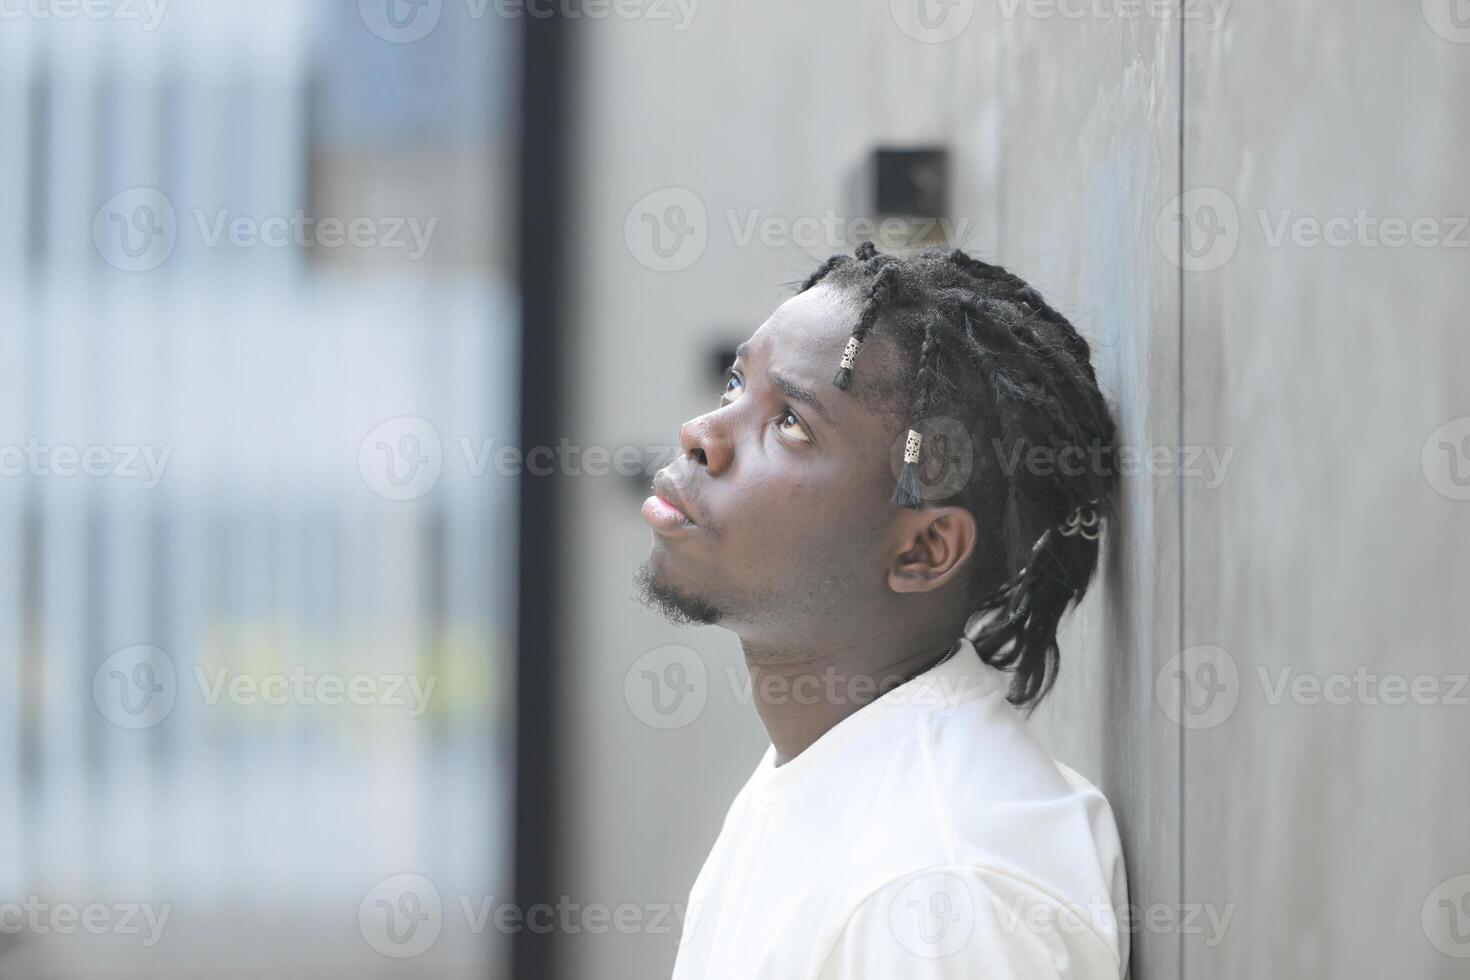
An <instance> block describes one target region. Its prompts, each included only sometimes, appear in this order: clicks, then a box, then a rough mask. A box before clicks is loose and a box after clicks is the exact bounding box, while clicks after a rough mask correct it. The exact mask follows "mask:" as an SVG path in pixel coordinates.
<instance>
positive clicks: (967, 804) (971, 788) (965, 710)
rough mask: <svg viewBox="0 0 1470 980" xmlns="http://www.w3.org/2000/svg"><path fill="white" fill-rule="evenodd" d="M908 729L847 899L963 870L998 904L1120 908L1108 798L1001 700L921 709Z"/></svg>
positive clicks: (1123, 895) (1090, 916) (1084, 911)
mask: <svg viewBox="0 0 1470 980" xmlns="http://www.w3.org/2000/svg"><path fill="white" fill-rule="evenodd" d="M905 727H906V728H908V731H906V732H904V733H903V734H902V735H899V733H897V732H895V733H893V734H894V735H895V736H898V737H896V738H895V740H894V746H895V747H894V752H893V754H892V755H891V756H890V757H889V759H888V760H887V763H886V765H885V769H886V770H887V772H886V773H885V775H884V778H883V779H882V781H881V784H880V785H881V786H882V790H881V792H880V793H879V794H877V795H876V796H875V799H874V803H875V806H874V809H873V818H872V819H871V820H870V821H869V822H868V824H867V827H866V830H865V835H864V836H865V838H866V839H865V841H864V844H863V848H862V850H863V853H865V854H868V855H871V856H872V859H871V861H870V862H868V863H867V865H868V866H867V868H866V869H865V871H864V872H863V873H862V874H861V875H859V876H857V878H858V879H860V880H853V881H852V882H850V884H851V885H854V886H857V887H856V888H855V889H854V891H852V892H850V893H849V898H850V901H853V902H856V901H859V900H861V899H862V898H863V895H864V894H891V893H894V892H895V891H896V890H897V891H902V889H904V888H906V887H909V886H908V885H905V884H904V883H905V882H909V883H912V882H915V881H927V882H928V885H924V884H921V885H918V886H916V887H919V888H920V890H922V889H923V888H924V887H935V886H942V885H943V884H944V883H945V882H946V881H949V880H950V879H948V878H946V877H945V875H946V874H950V875H954V874H957V873H958V872H959V871H963V872H964V875H961V877H962V878H964V879H965V880H967V881H971V882H973V883H974V884H975V886H976V888H977V889H978V891H977V894H983V895H985V896H991V897H992V898H994V901H995V902H998V903H1001V904H1002V905H1003V904H1004V903H1005V902H1019V903H1021V904H1022V905H1023V906H1024V909H1028V910H1029V909H1037V910H1041V911H1040V912H1038V913H1037V914H1042V915H1043V916H1045V915H1054V914H1059V913H1058V910H1065V912H1066V914H1067V915H1069V916H1071V915H1073V914H1076V915H1080V916H1082V917H1083V918H1084V919H1085V920H1086V921H1087V922H1089V923H1093V924H1095V925H1096V924H1106V922H1107V921H1108V920H1109V919H1110V918H1113V917H1114V912H1115V909H1116V907H1117V906H1119V905H1121V904H1123V903H1124V902H1126V900H1127V888H1126V878H1125V875H1124V869H1123V857H1122V846H1121V843H1120V841H1119V837H1118V832H1117V827H1116V824H1115V822H1114V819H1113V814H1112V809H1111V807H1110V806H1109V805H1108V802H1107V799H1106V798H1105V797H1104V795H1103V794H1102V792H1101V791H1099V790H1098V789H1097V787H1096V786H1094V785H1093V784H1092V783H1091V782H1089V781H1088V780H1087V779H1086V778H1084V777H1083V776H1081V775H1080V774H1078V773H1077V772H1075V771H1073V770H1072V769H1070V768H1068V767H1067V766H1064V765H1062V764H1060V763H1058V762H1057V761H1056V760H1055V759H1053V758H1052V756H1051V754H1050V753H1049V752H1048V751H1047V750H1046V748H1045V747H1044V746H1043V745H1042V744H1041V743H1040V742H1039V740H1038V739H1037V738H1036V737H1035V736H1034V735H1033V734H1032V733H1031V731H1030V729H1029V727H1028V726H1027V724H1026V721H1025V719H1024V718H1023V717H1021V715H1020V714H1019V712H1017V711H1016V710H1015V709H1014V708H1012V707H1011V706H1010V705H1009V703H1007V702H1006V701H1005V700H1004V698H1003V697H1000V698H996V697H982V698H970V699H962V700H959V701H957V702H955V703H952V704H951V705H949V706H947V707H945V708H943V709H942V710H927V711H916V712H914V713H913V714H912V715H910V717H909V718H907V719H906V720H905ZM957 869H958V870H957ZM966 876H968V877H966ZM987 900H989V899H987ZM998 908H999V906H998ZM1000 910H1001V911H1004V909H1000ZM1114 941H1115V939H1114Z"/></svg>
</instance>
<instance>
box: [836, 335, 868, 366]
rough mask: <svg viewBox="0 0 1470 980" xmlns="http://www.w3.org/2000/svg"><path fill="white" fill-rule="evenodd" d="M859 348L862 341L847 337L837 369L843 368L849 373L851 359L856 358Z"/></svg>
mask: <svg viewBox="0 0 1470 980" xmlns="http://www.w3.org/2000/svg"><path fill="white" fill-rule="evenodd" d="M861 346H862V341H860V340H858V339H857V338H856V337H848V338H847V347H846V349H845V350H843V352H842V363H841V364H840V365H838V367H845V368H847V369H848V370H849V371H851V370H852V362H853V358H855V357H857V352H858V348H859V347H861Z"/></svg>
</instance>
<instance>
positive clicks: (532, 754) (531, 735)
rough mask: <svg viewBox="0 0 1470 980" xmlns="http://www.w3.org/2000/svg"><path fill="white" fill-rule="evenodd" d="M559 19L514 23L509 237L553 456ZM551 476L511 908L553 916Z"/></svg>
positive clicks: (536, 550) (538, 495)
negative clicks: (516, 48) (515, 145)
mask: <svg viewBox="0 0 1470 980" xmlns="http://www.w3.org/2000/svg"><path fill="white" fill-rule="evenodd" d="M565 17H566V15H565V14H564V13H561V12H558V13H557V14H556V15H554V16H550V17H546V18H542V17H522V18H521V25H522V44H521V97H520V151H519V175H518V178H517V182H518V188H517V190H518V192H519V193H518V194H517V200H518V211H517V217H516V234H517V241H518V242H519V243H520V245H519V256H518V262H519V272H518V277H517V278H518V282H519V287H520V300H521V423H520V438H521V443H520V444H521V447H522V448H523V449H524V450H526V451H527V452H529V451H530V449H531V447H534V446H554V445H556V444H557V441H558V439H559V438H560V435H561V429H562V411H561V408H562V405H561V401H562V385H561V379H562V376H563V372H562V356H561V352H562V344H561V339H562V334H563V326H564V325H563V323H562V313H563V310H562V306H561V302H560V297H561V296H562V293H563V291H564V289H565V287H566V284H565V282H564V281H563V272H562V270H563V261H562V260H563V255H562V247H561V231H562V220H563V217H564V215H563V214H562V208H561V203H562V200H563V190H564V182H563V179H562V174H563V172H564V159H563V153H564V145H565V144H564V135H565V134H564V131H563V124H564V120H565V111H564V109H565V101H564V94H565V88H566V75H567V62H566V57H567V55H566V48H567V45H566V34H567V29H566V28H567V25H566V20H565ZM558 480H559V478H558V477H557V476H555V475H553V476H543V477H537V476H532V475H530V474H529V473H526V472H525V471H524V470H523V471H522V474H521V494H520V536H519V542H520V555H519V561H518V566H519V568H518V579H517V581H518V583H519V584H518V588H519V597H518V601H517V607H518V608H517V624H518V626H517V642H516V659H517V669H516V685H515V687H516V749H515V752H516V775H515V824H514V828H515V840H514V847H515V862H514V866H515V871H514V876H515V878H514V882H513V885H512V887H513V888H514V893H515V901H516V905H517V906H518V907H519V908H521V909H522V910H528V909H530V908H531V907H532V906H534V905H537V904H539V903H547V904H549V905H552V906H553V907H554V906H555V902H556V898H555V894H554V892H555V888H556V881H557V874H556V858H557V840H556V828H557V826H558V819H557V818H558V812H559V811H558V808H557V803H558V800H557V793H556V782H555V774H556V772H557V771H558V766H557V760H558V759H559V758H560V757H561V756H560V752H559V742H560V739H559V737H558V736H559V733H560V730H561V724H560V711H559V708H560V704H559V697H558V692H559V688H560V670H559V664H560V663H561V662H562V657H561V642H562V637H561V636H560V635H559V633H558V631H557V628H556V620H557V617H556V609H557V602H556V594H555V593H556V589H557V584H558V581H559V576H558V569H557V548H556V537H555V529H556V512H557V507H558V501H559V500H560V494H559V492H558V491H559V489H560V488H559V486H558ZM556 939H557V936H556V933H555V931H552V932H549V933H545V934H541V933H537V932H532V931H530V930H528V929H521V930H519V931H518V932H516V933H515V934H514V935H513V937H512V940H511V975H512V976H513V977H517V978H520V980H554V978H556V977H557V976H558V975H559V974H558V972H557V963H556V957H555V953H556Z"/></svg>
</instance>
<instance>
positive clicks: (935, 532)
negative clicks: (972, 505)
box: [888, 505, 977, 592]
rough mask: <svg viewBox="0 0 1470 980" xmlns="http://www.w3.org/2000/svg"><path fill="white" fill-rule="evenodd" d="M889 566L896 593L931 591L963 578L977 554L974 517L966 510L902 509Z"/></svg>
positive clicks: (892, 586)
mask: <svg viewBox="0 0 1470 980" xmlns="http://www.w3.org/2000/svg"><path fill="white" fill-rule="evenodd" d="M895 525H896V526H895V528H894V531H895V535H896V537H895V541H896V542H897V548H896V551H895V553H894V555H893V558H892V560H891V561H890V563H889V565H888V587H889V588H890V589H892V590H893V591H894V592H931V591H933V590H934V589H937V588H939V587H940V586H942V585H944V584H945V583H946V582H949V581H950V580H951V579H953V578H954V577H955V576H957V575H962V574H964V573H965V571H966V570H967V569H968V568H969V562H970V556H971V555H972V554H974V552H975V535H976V532H977V529H976V527H975V515H974V514H971V513H970V512H969V511H968V510H966V509H965V508H963V507H930V506H927V505H926V506H924V507H920V508H919V509H918V510H910V509H909V508H907V507H905V508H902V513H900V514H899V515H898V517H897V519H896V521H895Z"/></svg>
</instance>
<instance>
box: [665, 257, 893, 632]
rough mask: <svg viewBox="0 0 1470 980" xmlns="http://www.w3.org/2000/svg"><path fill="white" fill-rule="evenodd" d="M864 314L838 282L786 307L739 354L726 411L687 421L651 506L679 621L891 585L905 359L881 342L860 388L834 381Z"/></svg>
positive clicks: (792, 610) (821, 606)
mask: <svg viewBox="0 0 1470 980" xmlns="http://www.w3.org/2000/svg"><path fill="white" fill-rule="evenodd" d="M856 315H857V307H856V305H855V303H853V302H851V301H849V300H848V299H847V298H846V297H845V296H844V295H843V294H842V293H840V292H838V291H837V290H836V289H834V288H831V287H825V286H819V287H817V288H814V289H811V290H808V291H806V292H804V293H801V294H800V295H798V296H795V297H793V298H792V299H790V300H788V301H787V302H786V303H784V304H783V305H782V306H781V307H780V308H779V309H777V310H776V312H775V313H774V314H773V315H772V316H771V318H770V319H769V320H767V321H766V322H765V323H764V324H762V325H761V327H760V328H759V329H758V330H756V331H755V333H754V334H753V335H752V336H751V337H750V339H749V340H747V341H746V342H745V343H744V344H742V345H741V346H740V347H739V348H738V354H737V357H736V360H735V363H734V365H733V367H732V368H731V370H730V371H729V373H728V374H727V376H726V379H725V384H724V390H723V391H722V392H721V393H720V396H719V405H718V407H716V408H715V409H714V410H712V411H710V412H708V413H706V414H704V415H701V416H699V417H698V418H694V419H691V420H690V421H688V422H686V423H684V425H683V426H682V427H681V429H680V444H681V446H682V448H683V455H682V456H680V457H679V458H678V459H677V460H675V461H674V462H672V463H670V464H669V465H668V466H666V467H665V468H664V469H662V470H660V471H659V472H658V474H657V475H656V476H655V477H654V482H653V488H654V491H655V493H654V496H651V497H649V498H648V500H647V501H645V503H644V507H643V515H644V518H645V519H646V520H647V521H648V522H649V524H650V525H651V526H652V527H653V530H654V535H653V545H652V548H651V549H650V551H649V556H648V561H647V563H646V564H645V566H644V569H643V571H642V573H641V576H640V578H641V581H642V585H643V588H644V593H645V596H646V598H648V599H649V600H651V601H652V602H654V603H655V604H657V605H659V606H660V607H661V608H663V609H664V611H665V612H666V613H668V614H669V615H670V616H671V617H672V618H675V619H679V620H686V621H694V622H704V623H714V622H718V623H721V624H722V625H727V626H734V625H736V624H739V623H742V622H765V623H773V622H778V621H781V620H784V619H787V618H789V617H792V616H803V617H817V618H820V617H824V616H826V617H830V616H833V615H841V614H842V612H843V610H845V609H850V608H851V607H852V606H853V604H854V603H859V602H862V601H864V597H866V596H869V595H872V594H874V592H875V590H878V589H881V588H882V587H883V586H884V575H883V564H884V555H885V543H886V542H885V535H884V531H885V529H886V528H887V527H888V526H889V524H890V522H891V520H892V517H893V506H892V504H891V503H890V502H889V499H888V498H889V493H890V492H891V490H892V487H893V480H894V469H893V466H892V463H891V458H892V455H893V451H894V447H895V446H896V445H900V444H901V441H902V438H903V434H904V429H903V422H902V418H901V415H900V406H899V401H898V399H899V393H898V392H899V389H898V386H897V385H896V384H895V383H894V380H893V379H894V378H895V376H896V373H897V357H896V355H895V354H894V352H893V351H892V348H891V347H890V346H888V345H887V344H886V343H885V342H884V341H883V339H882V338H875V339H874V341H873V342H872V343H870V344H869V345H868V346H867V347H865V349H864V351H863V357H864V364H863V368H864V370H863V371H862V372H861V374H860V375H859V376H858V377H857V379H856V380H855V381H854V384H853V387H852V389H851V390H849V391H842V390H840V389H838V388H836V387H835V386H834V385H833V384H832V381H831V379H832V374H833V371H834V369H835V368H836V366H837V363H838V361H839V360H840V358H841V355H842V350H843V347H844V345H845V344H846V342H847V338H848V336H849V334H850V332H851V329H852V325H853V323H854V321H855V319H856Z"/></svg>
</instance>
